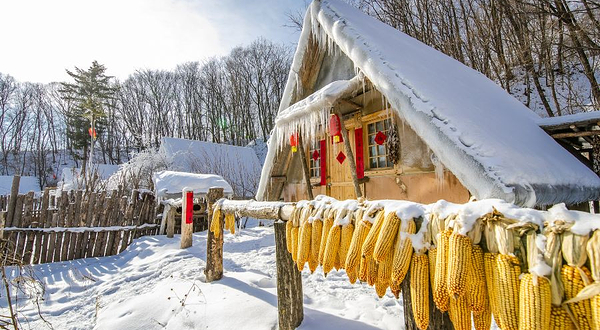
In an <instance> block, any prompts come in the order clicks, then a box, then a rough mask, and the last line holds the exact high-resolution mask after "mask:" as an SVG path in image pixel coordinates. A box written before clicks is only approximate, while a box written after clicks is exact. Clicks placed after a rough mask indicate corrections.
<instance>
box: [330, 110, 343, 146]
mask: <svg viewBox="0 0 600 330" xmlns="http://www.w3.org/2000/svg"><path fill="white" fill-rule="evenodd" d="M329 135H330V136H332V137H333V143H340V142H342V123H341V121H340V117H339V116H338V115H336V114H332V115H331V118H329Z"/></svg>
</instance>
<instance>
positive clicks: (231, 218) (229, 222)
mask: <svg viewBox="0 0 600 330" xmlns="http://www.w3.org/2000/svg"><path fill="white" fill-rule="evenodd" d="M225 226H226V227H227V230H229V231H230V232H231V233H232V234H235V214H233V213H228V214H226V215H225Z"/></svg>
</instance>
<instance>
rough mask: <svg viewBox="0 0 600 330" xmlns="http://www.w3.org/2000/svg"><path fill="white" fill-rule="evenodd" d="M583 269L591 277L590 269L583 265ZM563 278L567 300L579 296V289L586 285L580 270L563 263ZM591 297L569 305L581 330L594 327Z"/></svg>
mask: <svg viewBox="0 0 600 330" xmlns="http://www.w3.org/2000/svg"><path fill="white" fill-rule="evenodd" d="M581 270H582V271H583V272H584V274H585V275H586V276H587V277H588V279H589V278H591V273H590V271H589V270H588V269H587V268H586V267H585V266H582V267H581ZM561 279H562V283H563V285H564V287H565V300H569V299H572V298H574V297H575V296H577V294H578V293H579V291H581V289H583V288H584V287H585V284H584V282H583V279H582V278H581V275H580V274H579V270H577V268H575V267H573V266H569V265H563V266H562V269H561ZM590 300H591V299H586V300H582V301H578V302H576V303H572V304H568V307H569V308H570V309H571V311H572V312H573V315H574V316H575V321H576V322H575V323H577V326H578V328H579V330H588V329H592V324H593V323H592V322H593V321H592V305H591V302H590Z"/></svg>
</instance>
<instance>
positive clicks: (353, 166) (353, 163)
mask: <svg viewBox="0 0 600 330" xmlns="http://www.w3.org/2000/svg"><path fill="white" fill-rule="evenodd" d="M334 112H335V113H336V114H337V115H338V116H339V117H340V119H341V118H343V117H342V113H341V112H340V110H339V109H334ZM340 126H342V137H343V138H344V147H345V149H346V155H347V156H348V161H349V162H350V174H351V175H352V184H353V185H354V193H355V194H356V198H360V197H363V196H362V191H361V190H360V185H359V183H358V176H357V174H356V160H355V159H354V153H353V152H352V148H351V147H350V139H349V138H348V130H347V129H346V126H345V125H344V124H342V125H340Z"/></svg>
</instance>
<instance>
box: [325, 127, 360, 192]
mask: <svg viewBox="0 0 600 330" xmlns="http://www.w3.org/2000/svg"><path fill="white" fill-rule="evenodd" d="M346 126H347V125H346ZM347 129H348V136H349V139H350V146H351V148H352V153H353V154H354V156H355V157H356V150H355V143H354V142H355V141H354V128H352V127H347ZM328 143H329V144H328V152H327V154H328V157H327V158H328V160H327V162H328V166H327V167H328V168H327V170H328V173H329V183H330V194H329V195H330V196H331V197H333V198H335V199H338V200H345V199H356V193H355V192H354V185H353V183H352V174H351V172H350V165H349V164H350V163H349V161H350V159H349V158H348V153H347V152H346V149H345V147H344V143H343V142H340V143H337V144H332V142H331V137H328ZM340 152H341V153H343V155H344V157H345V159H344V160H343V162H342V163H340V162H339V160H338V155H340Z"/></svg>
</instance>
